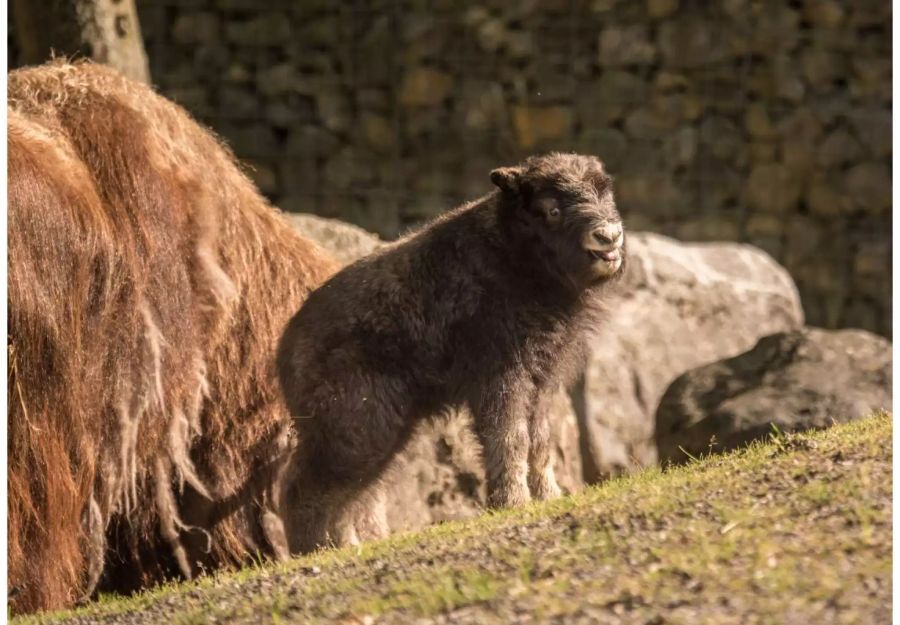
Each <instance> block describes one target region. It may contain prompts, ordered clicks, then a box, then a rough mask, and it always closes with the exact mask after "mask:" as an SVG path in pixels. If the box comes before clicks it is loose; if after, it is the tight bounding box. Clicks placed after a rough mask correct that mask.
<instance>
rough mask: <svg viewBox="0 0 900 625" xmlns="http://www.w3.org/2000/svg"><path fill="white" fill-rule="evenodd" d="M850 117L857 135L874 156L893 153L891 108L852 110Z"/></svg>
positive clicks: (887, 155) (884, 155)
mask: <svg viewBox="0 0 900 625" xmlns="http://www.w3.org/2000/svg"><path fill="white" fill-rule="evenodd" d="M848 117H849V119H850V124H851V126H852V128H853V131H854V132H855V133H856V136H857V137H859V140H860V141H862V144H863V145H864V146H865V147H866V148H868V149H869V150H870V152H871V153H872V155H873V156H875V157H889V156H890V155H891V140H892V137H893V133H892V132H891V128H892V125H891V124H892V120H891V110H890V108H885V109H882V108H876V107H865V108H861V109H857V110H854V111H851V112H850V113H849V115H848Z"/></svg>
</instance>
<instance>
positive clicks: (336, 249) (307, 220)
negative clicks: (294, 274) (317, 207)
mask: <svg viewBox="0 0 900 625" xmlns="http://www.w3.org/2000/svg"><path fill="white" fill-rule="evenodd" d="M287 218H288V219H289V220H290V222H291V225H292V226H294V227H295V228H296V229H297V230H298V231H299V232H300V233H301V234H302V235H303V236H305V237H307V238H309V239H312V240H313V241H315V242H316V243H318V244H319V245H321V246H322V247H324V248H325V250H326V251H327V252H329V253H330V254H331V255H332V256H334V257H335V258H336V259H338V260H339V261H340V262H341V263H343V264H349V263H352V262H353V261H355V260H356V259H358V258H361V257H363V256H365V255H367V254H370V253H371V252H373V251H375V250H376V249H378V248H379V247H381V246H382V245H383V244H384V242H383V241H382V240H381V239H379V238H378V237H377V236H375V235H374V234H371V233H369V232H367V231H365V230H363V229H362V228H360V227H358V226H354V225H353V224H348V223H346V222H343V221H339V220H337V219H327V218H325V217H319V216H318V215H308V214H303V213H294V214H288V215H287Z"/></svg>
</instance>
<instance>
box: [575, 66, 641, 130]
mask: <svg viewBox="0 0 900 625" xmlns="http://www.w3.org/2000/svg"><path fill="white" fill-rule="evenodd" d="M583 89H584V93H583V96H582V97H579V98H577V99H576V102H575V107H576V111H577V112H578V117H579V119H580V120H581V123H582V125H583V126H584V127H585V128H587V129H598V128H601V127H603V126H608V125H609V124H610V123H611V122H615V121H616V120H619V119H622V118H623V117H624V116H625V114H626V113H627V112H629V111H630V110H631V109H632V107H633V105H634V103H636V102H644V101H645V100H646V99H647V96H648V93H649V88H648V86H647V83H646V82H644V81H643V80H641V79H640V78H639V77H637V76H636V75H634V74H633V73H631V72H626V71H621V70H615V69H612V70H604V71H603V73H602V74H601V75H600V77H599V78H598V79H597V80H595V81H591V82H589V83H588V84H586V85H585V86H584V87H583Z"/></svg>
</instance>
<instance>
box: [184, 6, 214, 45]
mask: <svg viewBox="0 0 900 625" xmlns="http://www.w3.org/2000/svg"><path fill="white" fill-rule="evenodd" d="M221 32H222V22H221V19H220V17H219V16H218V15H217V14H215V13H212V12H210V11H197V12H185V13H182V14H181V15H179V16H178V18H177V19H176V20H175V23H174V24H173V26H172V39H173V40H174V41H175V43H180V44H185V45H194V44H204V43H205V44H212V43H216V42H218V41H219V38H220V36H221Z"/></svg>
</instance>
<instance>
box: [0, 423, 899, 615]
mask: <svg viewBox="0 0 900 625" xmlns="http://www.w3.org/2000/svg"><path fill="white" fill-rule="evenodd" d="M891 431H892V424H891V417H890V415H888V414H879V415H875V416H873V417H871V418H869V419H866V420H863V421H858V422H855V423H852V424H848V425H841V426H836V427H833V428H830V429H828V430H824V431H820V432H814V433H809V434H803V435H791V434H783V433H781V432H773V435H772V436H771V439H770V440H769V441H768V442H766V443H757V444H754V445H752V446H750V447H749V448H747V449H745V450H743V451H740V452H737V453H733V454H727V455H718V456H709V457H705V458H700V459H698V460H696V461H693V462H691V463H690V464H687V465H683V466H678V467H672V468H669V469H667V470H662V469H658V468H654V469H648V470H646V471H643V472H641V473H638V474H635V475H631V476H627V477H623V478H620V479H616V480H612V481H610V482H607V483H605V484H604V485H602V486H599V487H595V488H589V489H586V490H584V491H583V492H581V493H578V494H576V495H573V496H570V497H565V498H561V499H558V500H555V501H551V502H545V503H538V504H532V505H530V506H526V507H523V508H520V509H515V510H507V511H503V512H496V513H488V514H484V515H482V516H480V517H479V518H476V519H472V520H469V521H464V522H453V523H446V524H443V525H439V526H435V527H431V528H428V529H426V530H424V531H421V532H414V533H406V534H398V535H395V536H392V537H390V538H388V539H387V540H384V541H379V542H374V543H368V544H365V545H363V546H361V547H359V548H348V549H341V550H331V551H323V552H320V553H317V554H313V555H311V556H306V557H302V558H297V559H294V560H292V561H290V562H286V563H278V564H269V565H258V566H254V567H250V568H247V569H244V570H241V571H237V572H233V573H219V574H216V575H212V576H209V577H206V578H203V579H200V580H197V581H196V582H193V583H189V584H170V585H166V586H163V587H160V588H157V589H153V590H150V591H147V592H144V593H141V594H139V595H136V596H133V597H124V598H122V597H112V596H104V597H101V598H100V599H99V600H98V601H97V602H95V603H92V604H90V605H87V606H84V607H82V608H79V609H77V610H73V611H68V612H60V613H56V614H44V615H36V616H30V617H24V618H19V619H16V620H15V621H14V622H16V623H21V624H22V625H25V624H37V623H61V622H66V621H67V620H69V619H74V618H76V617H77V618H78V619H79V622H94V621H103V620H105V619H115V620H116V621H117V622H122V621H123V620H125V621H132V620H134V621H138V622H157V621H168V622H171V623H174V624H183V625H190V624H193V623H205V622H208V621H209V620H210V619H211V618H213V617H214V618H215V619H216V620H217V621H218V622H226V623H256V622H268V623H289V622H309V621H318V620H326V619H350V620H349V621H348V622H413V621H415V620H416V619H417V618H426V619H428V618H434V617H441V616H442V615H446V616H447V618H448V619H449V620H451V621H453V622H472V623H476V622H477V623H493V622H496V623H506V622H510V621H514V620H516V619H517V618H519V617H521V616H522V615H523V614H530V615H532V616H533V617H534V618H536V619H537V620H538V621H541V620H546V619H550V618H557V619H560V620H568V619H572V620H589V621H597V620H599V621H603V620H613V621H620V622H635V623H647V622H651V623H653V622H656V623H729V622H735V623H737V622H742V623H744V622H746V623H779V622H784V621H785V620H790V621H796V622H826V621H827V622H837V623H843V622H846V623H860V622H867V623H868V622H871V623H877V622H887V620H888V619H889V618H890V600H891V594H890V580H891V556H890V554H891V449H892V444H891Z"/></svg>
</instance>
